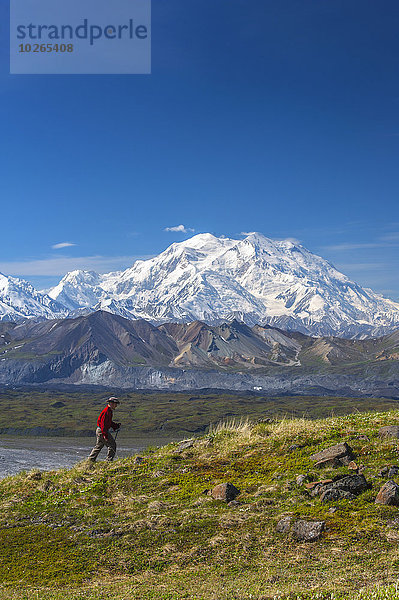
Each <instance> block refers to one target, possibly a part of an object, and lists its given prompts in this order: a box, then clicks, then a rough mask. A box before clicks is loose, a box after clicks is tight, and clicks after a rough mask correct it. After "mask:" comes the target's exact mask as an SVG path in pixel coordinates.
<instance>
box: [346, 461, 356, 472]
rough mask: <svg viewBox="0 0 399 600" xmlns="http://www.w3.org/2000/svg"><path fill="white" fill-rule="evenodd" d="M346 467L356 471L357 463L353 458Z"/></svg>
mask: <svg viewBox="0 0 399 600" xmlns="http://www.w3.org/2000/svg"><path fill="white" fill-rule="evenodd" d="M348 469H349V470H351V471H358V470H359V467H358V465H357V463H355V461H354V460H351V462H350V463H349V465H348Z"/></svg>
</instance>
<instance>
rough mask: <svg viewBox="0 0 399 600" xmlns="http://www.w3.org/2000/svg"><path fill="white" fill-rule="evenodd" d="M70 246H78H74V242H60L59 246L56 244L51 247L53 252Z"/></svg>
mask: <svg viewBox="0 0 399 600" xmlns="http://www.w3.org/2000/svg"><path fill="white" fill-rule="evenodd" d="M70 246H76V244H73V243H72V242H60V243H59V244H54V246H51V247H52V248H53V250H59V249H60V248H69V247H70Z"/></svg>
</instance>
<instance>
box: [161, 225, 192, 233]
mask: <svg viewBox="0 0 399 600" xmlns="http://www.w3.org/2000/svg"><path fill="white" fill-rule="evenodd" d="M164 231H180V232H181V233H189V232H190V231H191V232H193V231H195V230H194V229H191V227H186V226H185V225H174V226H173V227H165V229H164Z"/></svg>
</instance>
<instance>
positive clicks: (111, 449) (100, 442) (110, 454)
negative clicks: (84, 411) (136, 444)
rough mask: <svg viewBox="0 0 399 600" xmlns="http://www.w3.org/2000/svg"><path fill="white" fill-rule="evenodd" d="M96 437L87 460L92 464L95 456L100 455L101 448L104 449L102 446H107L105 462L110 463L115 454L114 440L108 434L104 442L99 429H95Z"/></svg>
mask: <svg viewBox="0 0 399 600" xmlns="http://www.w3.org/2000/svg"><path fill="white" fill-rule="evenodd" d="M96 435H97V443H96V445H95V446H94V448H93V450H92V451H91V452H90V456H89V460H91V461H93V462H94V461H95V460H96V458H97V456H98V455H99V454H100V452H101V450H102V448H104V446H107V448H108V453H107V460H109V461H111V460H112V459H113V458H114V456H115V452H116V442H115V440H114V438H113V437H112V435H111V434H110V433H109V432H108V440H105V439H104V436H103V434H102V433H101V429H100V427H97V430H96Z"/></svg>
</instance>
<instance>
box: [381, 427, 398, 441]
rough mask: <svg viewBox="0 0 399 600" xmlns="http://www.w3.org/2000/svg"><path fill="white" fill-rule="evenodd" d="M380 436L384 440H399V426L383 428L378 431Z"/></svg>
mask: <svg viewBox="0 0 399 600" xmlns="http://www.w3.org/2000/svg"><path fill="white" fill-rule="evenodd" d="M378 435H379V436H380V437H382V438H387V437H388V438H389V437H393V438H399V426H398V425H386V426H385V427H381V429H379V431H378Z"/></svg>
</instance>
